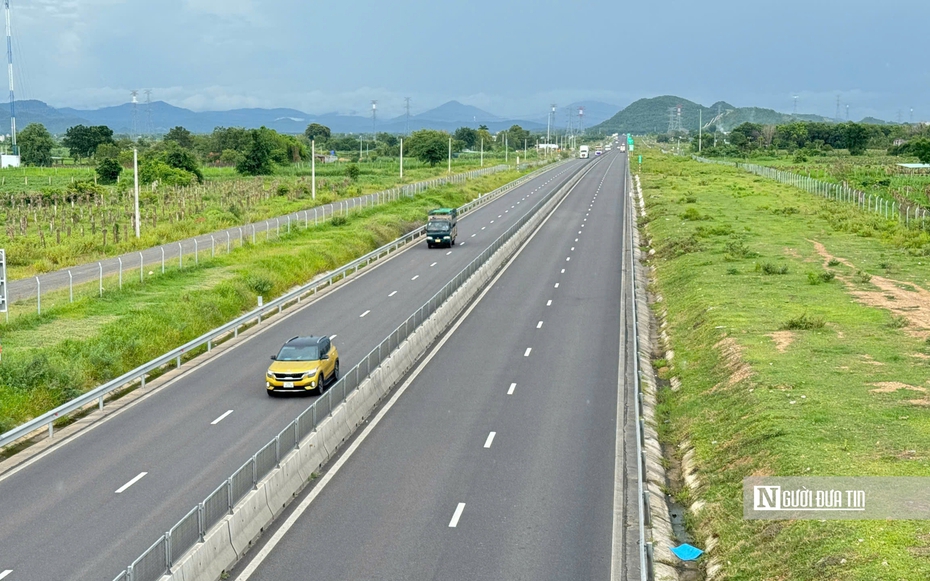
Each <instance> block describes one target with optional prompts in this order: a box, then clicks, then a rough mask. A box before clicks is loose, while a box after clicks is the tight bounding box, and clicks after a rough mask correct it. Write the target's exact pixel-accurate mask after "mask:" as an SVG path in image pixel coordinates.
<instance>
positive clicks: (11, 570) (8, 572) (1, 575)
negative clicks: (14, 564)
mask: <svg viewBox="0 0 930 581" xmlns="http://www.w3.org/2000/svg"><path fill="white" fill-rule="evenodd" d="M12 572H13V569H7V570H6V571H3V572H2V573H0V579H3V578H4V577H6V576H7V575H9V574H10V573H12Z"/></svg>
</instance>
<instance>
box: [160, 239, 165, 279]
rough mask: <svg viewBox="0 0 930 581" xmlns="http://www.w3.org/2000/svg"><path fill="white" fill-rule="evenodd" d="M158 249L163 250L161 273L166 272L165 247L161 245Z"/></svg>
mask: <svg viewBox="0 0 930 581" xmlns="http://www.w3.org/2000/svg"><path fill="white" fill-rule="evenodd" d="M158 249H159V250H161V273H162V274H165V247H164V246H159V248H158Z"/></svg>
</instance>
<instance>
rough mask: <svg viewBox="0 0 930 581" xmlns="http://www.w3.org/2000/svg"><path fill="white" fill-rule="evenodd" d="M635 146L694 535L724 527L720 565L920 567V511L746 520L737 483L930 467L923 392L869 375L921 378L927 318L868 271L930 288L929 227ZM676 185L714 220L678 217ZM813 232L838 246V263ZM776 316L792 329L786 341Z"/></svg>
mask: <svg viewBox="0 0 930 581" xmlns="http://www.w3.org/2000/svg"><path fill="white" fill-rule="evenodd" d="M642 153H643V155H644V158H645V160H644V164H643V168H644V172H643V174H642V183H643V188H644V196H645V200H646V205H647V212H648V214H649V215H648V218H647V220H648V222H647V223H646V224H645V225H644V228H645V229H646V231H647V232H648V234H649V236H651V237H653V238H654V241H655V246H656V247H657V253H656V255H655V257H654V258H653V259H652V260H653V263H654V264H655V266H656V268H657V282H656V283H655V284H656V288H657V290H658V291H659V292H661V293H662V295H663V296H664V297H665V301H664V302H663V303H660V304H659V306H664V307H665V308H667V309H668V319H667V320H668V325H669V326H668V329H667V330H668V333H669V335H670V337H671V346H670V347H671V348H672V349H674V351H675V358H674V360H672V361H670V362H668V363H669V364H670V370H669V376H670V377H672V376H677V377H680V378H681V381H682V388H681V389H680V390H678V391H675V392H673V391H671V390H669V389H665V390H663V391H662V392H661V393H660V403H659V408H658V410H657V416H658V426H659V429H660V431H661V437H662V438H663V439H664V440H665V441H666V442H667V443H669V444H671V445H672V448H673V449H676V448H674V446H675V445H677V444H678V443H680V442H683V441H686V440H687V441H690V442H691V443H692V444H693V446H694V449H695V453H696V457H697V465H698V467H699V477H700V478H701V480H702V483H703V484H702V487H701V488H700V489H699V491H698V492H697V494H696V497H697V498H699V499H701V500H703V501H704V502H706V505H705V507H704V508H703V510H701V511H700V512H698V513H697V514H695V515H694V517H693V518H692V519H691V521H690V522H691V524H692V532H694V533H695V536H696V539H697V540H698V543H697V544H698V545H702V546H703V544H704V540H705V539H707V538H708V537H711V536H714V537H717V540H718V541H719V543H718V544H717V547H716V548H715V549H714V551H713V553H712V554H713V555H714V556H715V557H716V558H717V559H718V560H719V562H720V563H722V564H723V566H724V571H725V574H726V578H727V579H739V580H752V581H757V580H768V579H771V580H776V579H777V580H781V579H804V580H821V579H822V580H828V579H830V580H832V579H844V580H862V581H866V580H868V581H871V580H874V579H908V580H915V581H917V580H925V579H928V578H930V559H928V557H927V555H928V553H930V523H928V522H926V521H887V522H884V521H861V522H858V521H825V522H820V521H777V522H772V521H746V520H743V518H742V514H743V507H742V489H741V483H742V479H743V478H744V477H747V476H751V475H760V476H761V475H778V476H799V475H812V476H815V475H816V476H859V475H862V476H892V475H896V476H930V449H928V446H927V443H928V442H930V406H927V405H920V404H919V403H913V402H914V401H919V400H921V399H922V398H926V397H927V395H926V394H922V393H919V392H915V391H910V390H899V391H893V392H889V393H873V392H871V391H870V390H873V389H875V386H874V385H873V384H875V383H879V382H901V383H904V384H907V385H911V386H917V387H923V388H926V389H928V390H930V383H928V378H930V360H928V356H930V342H928V340H927V337H928V336H930V329H921V328H919V327H918V326H915V325H914V324H913V323H912V324H906V319H907V318H908V317H913V316H915V315H914V313H916V312H918V311H914V310H907V309H902V310H900V311H898V310H893V309H894V305H895V301H892V300H891V299H889V298H888V296H890V295H888V292H887V291H885V292H884V293H883V290H881V289H880V288H879V287H877V286H876V281H878V278H877V277H879V276H881V277H885V278H888V279H893V280H894V281H897V284H896V287H898V288H900V289H902V290H905V289H908V288H909V289H911V291H912V292H914V291H918V290H920V289H928V288H930V237H928V234H927V233H926V232H923V233H921V232H916V231H907V230H906V229H904V228H903V227H901V226H900V225H898V224H897V223H895V222H891V221H885V220H882V219H880V218H878V217H876V216H873V215H868V214H865V213H862V212H859V211H857V210H855V209H854V208H850V207H848V206H847V205H845V204H836V203H830V202H828V201H825V200H822V199H820V198H817V197H815V196H812V195H810V194H808V193H806V192H803V191H800V190H796V189H794V188H791V187H789V186H786V185H782V184H778V183H776V182H774V181H771V180H766V179H764V178H761V177H756V176H752V175H749V174H746V173H744V172H742V171H740V170H736V169H733V168H727V167H721V166H715V165H710V164H700V163H696V162H693V161H691V160H689V159H683V158H674V157H672V156H665V155H661V154H660V153H658V152H657V151H655V150H649V149H646V150H645V151H643V152H642ZM684 194H689V195H690V194H693V195H694V196H695V197H696V198H697V202H694V203H689V207H694V209H695V211H696V212H699V213H700V215H702V216H705V215H706V216H710V217H711V220H708V221H704V222H701V223H695V222H693V221H690V220H687V219H684V218H683V216H682V212H683V206H682V204H681V202H680V199H681V197H682V195H684ZM782 208H794V209H795V210H796V211H791V212H777V211H773V209H775V210H777V209H782ZM708 226H712V227H713V228H708ZM701 227H704V230H703V231H700V230H699V229H700V228H701ZM714 230H717V231H719V232H721V233H720V234H711V233H710V232H712V231H714ZM701 232H703V234H701ZM725 232H731V233H729V234H726V233H725ZM815 243H819V244H823V246H824V247H825V248H826V250H827V252H828V253H829V254H830V255H833V256H835V257H837V260H834V261H832V262H830V263H829V266H830V272H832V273H835V276H834V277H829V275H826V273H825V272H824V270H825V266H826V264H827V259H826V258H824V257H823V256H821V255H820V254H819V253H818V251H817V249H816V246H815ZM750 256H753V258H750ZM845 261H848V262H845ZM883 263H884V264H888V265H893V266H894V268H893V270H891V271H890V272H889V271H887V270H884V269H881V265H882V264H883ZM755 264H760V265H763V266H760V267H758V269H757V268H756V267H755V266H754V265H755ZM764 265H770V266H769V267H768V270H769V271H771V272H775V273H778V275H777V276H771V275H767V274H766V267H765V266H764ZM850 265H852V266H850ZM812 272H813V273H814V276H815V278H817V279H818V280H819V282H820V284H811V279H810V277H809V276H808V274H809V273H812ZM819 273H823V275H824V276H821V274H819ZM827 278H829V279H830V280H829V281H828V280H826V279H827ZM879 282H881V281H879ZM854 293H856V294H858V293H867V296H868V297H870V300H871V301H872V303H871V304H867V303H866V302H865V301H864V300H863V298H862V296H861V295H860V296H858V297H857V296H856V294H854ZM882 297H884V298H882ZM902 318H904V319H905V322H902ZM775 332H779V335H778V336H779V337H784V336H785V334H790V339H791V343H790V344H789V345H787V347H786V348H784V350H783V351H780V350H779V349H778V348H777V346H776V341H775V338H776V337H773V336H772V333H775ZM741 366H748V368H746V367H743V368H742V369H740V367H741ZM746 369H749V370H751V373H746ZM737 371H739V375H737ZM732 378H736V379H739V380H738V381H735V382H734V381H731V379H732ZM679 494H680V496H681V497H682V499H683V500H687V499H688V497H689V495H691V493H690V492H687V491H685V492H682V493H679ZM691 496H692V497H693V496H694V495H691Z"/></svg>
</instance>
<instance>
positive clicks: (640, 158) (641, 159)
mask: <svg viewBox="0 0 930 581" xmlns="http://www.w3.org/2000/svg"><path fill="white" fill-rule="evenodd" d="M639 165H643V156H639Z"/></svg>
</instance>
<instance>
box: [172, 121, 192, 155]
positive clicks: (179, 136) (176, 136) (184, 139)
mask: <svg viewBox="0 0 930 581" xmlns="http://www.w3.org/2000/svg"><path fill="white" fill-rule="evenodd" d="M165 141H173V142H175V143H177V144H178V145H180V146H181V147H183V148H184V149H191V148H193V147H194V136H193V134H191V132H190V131H188V130H187V129H185V128H183V127H181V126H180V125H178V126H177V127H172V128H171V129H170V130H168V133H166V134H165Z"/></svg>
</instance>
